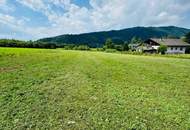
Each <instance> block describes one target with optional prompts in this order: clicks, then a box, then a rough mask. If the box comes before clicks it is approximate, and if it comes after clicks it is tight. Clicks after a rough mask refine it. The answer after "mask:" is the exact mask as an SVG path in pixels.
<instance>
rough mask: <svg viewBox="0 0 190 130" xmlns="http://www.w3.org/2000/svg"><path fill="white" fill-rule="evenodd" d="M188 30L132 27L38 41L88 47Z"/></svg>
mask: <svg viewBox="0 0 190 130" xmlns="http://www.w3.org/2000/svg"><path fill="white" fill-rule="evenodd" d="M188 32H190V29H185V28H180V27H175V26H167V27H134V28H128V29H123V30H112V31H102V32H92V33H84V34H76V35H72V34H67V35H60V36H56V37H50V38H44V39H40V40H38V41H42V42H48V43H55V44H76V45H79V44H85V45H89V46H90V47H101V46H102V45H103V44H104V42H105V40H106V39H107V38H111V39H112V40H113V41H114V43H120V42H124V41H130V40H131V39H132V38H133V37H137V38H141V39H142V40H145V39H147V38H152V37H154V38H161V37H182V36H184V35H185V34H187V33H188Z"/></svg>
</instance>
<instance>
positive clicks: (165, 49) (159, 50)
mask: <svg viewBox="0 0 190 130" xmlns="http://www.w3.org/2000/svg"><path fill="white" fill-rule="evenodd" d="M166 51H167V46H166V45H161V46H160V47H159V48H158V52H159V53H161V54H162V55H164V54H165V53H166Z"/></svg>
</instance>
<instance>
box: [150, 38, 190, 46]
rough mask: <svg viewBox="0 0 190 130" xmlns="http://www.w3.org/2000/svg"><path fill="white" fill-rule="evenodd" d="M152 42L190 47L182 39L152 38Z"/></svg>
mask: <svg viewBox="0 0 190 130" xmlns="http://www.w3.org/2000/svg"><path fill="white" fill-rule="evenodd" d="M150 40H152V41H154V42H156V43H159V44H163V45H166V46H190V44H188V43H186V42H184V41H182V40H181V39H158V38H151V39H150Z"/></svg>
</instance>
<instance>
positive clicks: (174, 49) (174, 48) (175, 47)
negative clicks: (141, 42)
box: [145, 38, 190, 54]
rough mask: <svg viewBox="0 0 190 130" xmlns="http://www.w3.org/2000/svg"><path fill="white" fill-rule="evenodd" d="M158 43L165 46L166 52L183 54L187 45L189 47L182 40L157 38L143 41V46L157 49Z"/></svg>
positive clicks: (189, 45) (188, 45)
mask: <svg viewBox="0 0 190 130" xmlns="http://www.w3.org/2000/svg"><path fill="white" fill-rule="evenodd" d="M160 45H166V46H167V51H166V53H167V54H184V53H185V50H186V48H187V47H190V44H188V43H186V42H183V41H182V40H180V39H157V38H150V39H148V40H146V41H145V46H146V47H147V48H148V49H151V48H152V50H158V48H159V47H160Z"/></svg>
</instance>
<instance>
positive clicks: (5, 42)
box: [0, 39, 56, 49]
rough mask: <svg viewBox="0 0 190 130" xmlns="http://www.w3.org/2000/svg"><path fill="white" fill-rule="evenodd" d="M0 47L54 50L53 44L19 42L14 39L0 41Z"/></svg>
mask: <svg viewBox="0 0 190 130" xmlns="http://www.w3.org/2000/svg"><path fill="white" fill-rule="evenodd" d="M0 47H20V48H45V49H55V48H56V45H55V44H53V43H45V42H40V41H21V40H15V39H0Z"/></svg>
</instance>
